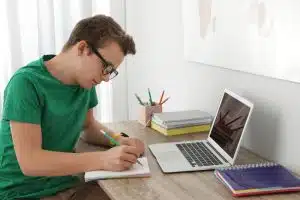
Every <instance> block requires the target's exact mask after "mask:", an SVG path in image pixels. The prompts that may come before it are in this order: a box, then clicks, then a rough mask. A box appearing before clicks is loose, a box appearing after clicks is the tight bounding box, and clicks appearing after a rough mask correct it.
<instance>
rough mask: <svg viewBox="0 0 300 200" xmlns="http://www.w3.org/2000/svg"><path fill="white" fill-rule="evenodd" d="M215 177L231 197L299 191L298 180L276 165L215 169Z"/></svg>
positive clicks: (266, 164)
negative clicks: (228, 191) (226, 188)
mask: <svg viewBox="0 0 300 200" xmlns="http://www.w3.org/2000/svg"><path fill="white" fill-rule="evenodd" d="M215 175H216V177H217V178H218V179H219V180H220V181H221V182H222V183H223V184H224V185H226V186H227V187H228V188H229V189H230V190H231V192H232V194H233V196H249V195H258V194H270V193H283V192H296V191H300V179H299V178H298V177H297V176H295V175H294V174H292V172H290V171H289V170H288V169H287V168H285V167H283V166H281V165H279V164H276V163H262V164H250V165H237V166H233V167H228V168H223V169H216V170H215Z"/></svg>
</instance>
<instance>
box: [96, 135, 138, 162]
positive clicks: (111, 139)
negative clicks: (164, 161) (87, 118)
mask: <svg viewBox="0 0 300 200" xmlns="http://www.w3.org/2000/svg"><path fill="white" fill-rule="evenodd" d="M100 132H101V133H102V134H103V135H104V136H105V137H106V138H107V139H109V141H110V142H111V143H112V144H114V145H115V146H120V143H119V142H118V141H116V140H115V139H114V138H112V137H111V136H110V135H109V134H107V133H106V132H105V131H103V130H100ZM136 162H137V163H138V164H139V165H141V166H143V164H142V163H141V162H140V161H139V160H136Z"/></svg>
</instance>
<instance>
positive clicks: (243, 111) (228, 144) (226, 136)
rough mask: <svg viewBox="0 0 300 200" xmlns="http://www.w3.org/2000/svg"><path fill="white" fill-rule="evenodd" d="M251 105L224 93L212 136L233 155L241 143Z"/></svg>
mask: <svg viewBox="0 0 300 200" xmlns="http://www.w3.org/2000/svg"><path fill="white" fill-rule="evenodd" d="M249 112H250V107H248V106H247V105H245V104H244V103H242V102H240V101H239V100H237V99H235V98H234V97H232V96H230V95H229V94H227V93H224V96H223V99H222V102H221V105H220V108H219V111H218V113H217V117H216V119H215V123H214V126H213V127H212V131H211V134H210V137H211V138H212V139H213V140H214V141H215V142H216V143H217V144H218V145H219V146H220V147H221V148H222V149H223V150H224V151H225V152H226V153H227V154H229V155H230V156H231V157H233V156H234V153H235V151H236V148H237V146H238V144H239V141H240V138H241V135H242V132H243V128H244V126H245V124H246V121H247V117H248V115H249Z"/></svg>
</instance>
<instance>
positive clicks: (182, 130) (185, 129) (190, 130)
mask: <svg viewBox="0 0 300 200" xmlns="http://www.w3.org/2000/svg"><path fill="white" fill-rule="evenodd" d="M151 128H153V129H154V130H156V131H158V132H160V133H162V134H164V135H167V136H171V135H181V134H186V133H198V132H208V131H209V130H210V124H205V125H198V126H190V127H183V128H174V129H165V128H163V127H161V126H159V125H157V124H156V123H154V122H153V121H151Z"/></svg>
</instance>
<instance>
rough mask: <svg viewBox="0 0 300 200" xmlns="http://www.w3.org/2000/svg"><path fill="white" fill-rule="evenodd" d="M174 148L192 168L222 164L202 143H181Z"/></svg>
mask: <svg viewBox="0 0 300 200" xmlns="http://www.w3.org/2000/svg"><path fill="white" fill-rule="evenodd" d="M176 146H177V147H178V149H179V150H180V151H181V153H182V154H183V155H184V157H185V158H186V159H187V161H188V162H189V163H190V164H191V165H192V166H193V167H195V166H199V167H201V166H211V165H220V164H222V162H221V161H220V160H219V159H218V158H217V157H216V156H215V155H214V154H213V153H212V152H211V151H210V150H209V149H208V148H207V147H206V146H205V145H204V144H203V142H193V143H182V144H176Z"/></svg>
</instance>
